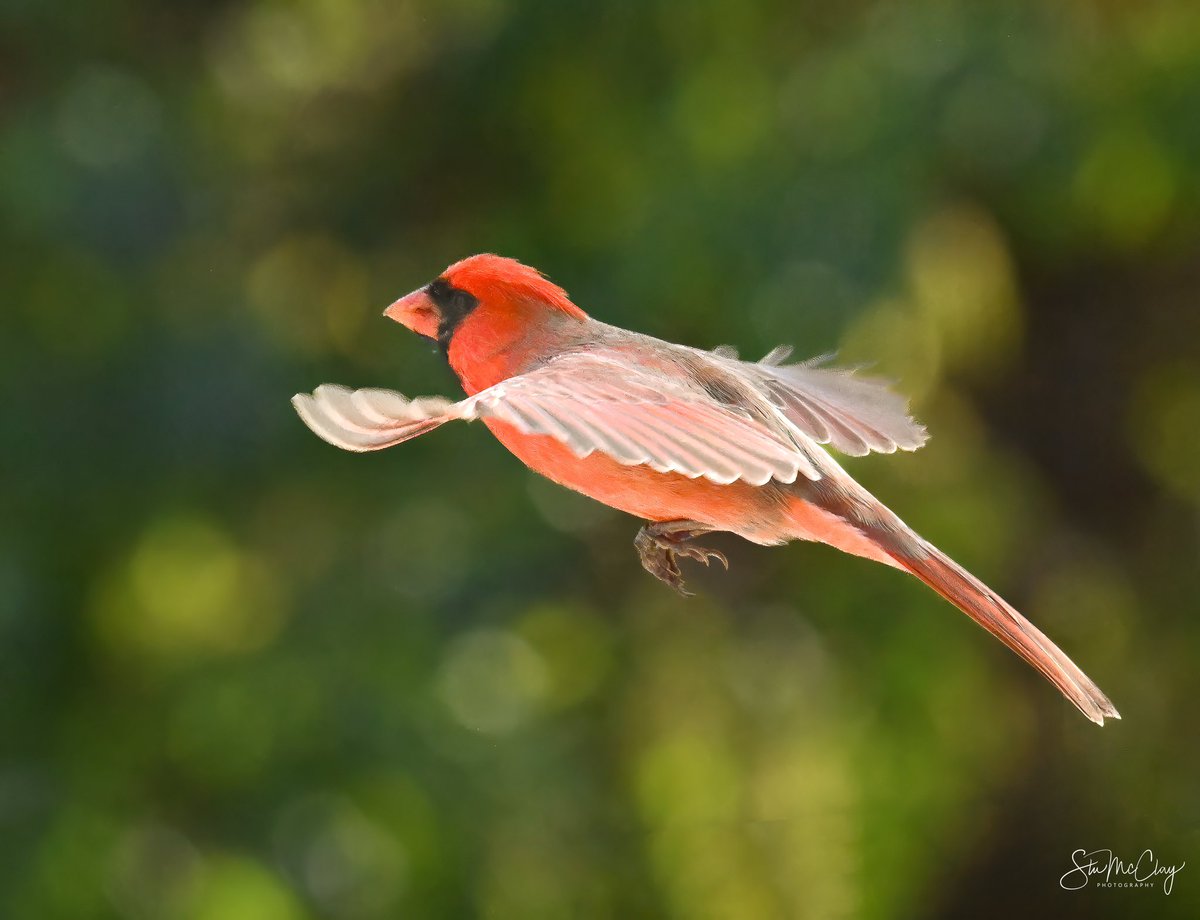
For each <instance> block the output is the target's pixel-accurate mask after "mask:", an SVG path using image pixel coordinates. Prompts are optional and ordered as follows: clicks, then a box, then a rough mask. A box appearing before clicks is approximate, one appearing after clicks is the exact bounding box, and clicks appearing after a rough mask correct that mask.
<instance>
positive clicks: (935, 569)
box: [793, 470, 1121, 725]
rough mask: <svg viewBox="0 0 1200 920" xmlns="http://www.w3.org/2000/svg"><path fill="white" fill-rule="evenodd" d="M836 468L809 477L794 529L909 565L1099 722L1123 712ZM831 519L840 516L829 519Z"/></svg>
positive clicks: (1024, 622)
mask: <svg viewBox="0 0 1200 920" xmlns="http://www.w3.org/2000/svg"><path fill="white" fill-rule="evenodd" d="M839 472H840V473H841V475H837V476H831V477H830V478H829V479H827V480H825V481H823V482H822V483H819V484H816V483H814V484H810V489H811V491H810V492H809V494H808V496H807V498H808V500H809V501H803V502H800V503H797V504H796V505H795V506H794V510H793V514H794V520H795V521H796V522H797V523H798V524H800V525H801V526H800V529H801V531H802V532H801V534H799V535H801V536H803V537H805V538H807V539H818V540H821V541H823V542H826V543H830V544H832V545H834V546H837V547H838V548H839V549H843V550H845V551H846V552H849V553H853V554H855V555H859V556H866V557H867V558H871V559H875V560H877V561H879V562H886V563H888V564H891V565H895V566H896V567H897V568H900V569H903V570H904V571H906V572H910V573H912V574H913V575H915V576H917V578H919V579H921V581H923V582H925V584H927V585H929V587H931V588H933V590H934V591H936V592H937V593H938V594H940V595H941V596H942V597H944V598H945V599H946V600H948V601H949V602H950V603H952V604H953V605H954V606H955V607H957V608H958V609H959V610H961V611H962V612H963V613H965V614H966V615H967V616H969V617H970V618H971V619H972V620H974V621H975V622H976V623H978V624H979V625H980V626H982V627H983V628H984V629H986V630H987V631H988V632H990V633H991V634H992V635H993V636H995V637H996V638H997V639H999V640H1000V641H1001V642H1003V643H1004V644H1005V645H1007V646H1008V647H1009V648H1010V649H1012V650H1013V651H1014V652H1016V653H1017V654H1018V655H1020V656H1021V657H1022V658H1024V659H1025V660H1026V661H1027V662H1029V664H1031V665H1033V667H1035V668H1037V669H1038V670H1039V671H1041V672H1042V674H1044V675H1045V676H1046V678H1047V680H1049V681H1050V683H1052V684H1054V686H1056V687H1057V688H1058V689H1059V690H1060V691H1061V692H1062V695H1063V696H1065V697H1066V698H1067V699H1068V700H1070V701H1071V702H1072V703H1074V704H1075V706H1076V707H1078V709H1079V711H1080V712H1082V713H1083V714H1084V715H1085V716H1087V717H1088V718H1089V719H1091V720H1092V721H1093V722H1095V723H1096V724H1097V725H1103V724H1104V720H1105V718H1106V717H1107V718H1110V719H1119V718H1121V714H1120V713H1119V712H1117V709H1116V707H1115V706H1113V704H1112V703H1111V702H1110V701H1109V699H1108V697H1107V696H1105V695H1104V692H1103V691H1102V690H1101V689H1100V688H1099V687H1097V686H1096V684H1095V683H1094V682H1093V681H1092V679H1091V678H1090V677H1088V676H1087V675H1086V674H1084V673H1083V671H1081V670H1080V669H1079V667H1078V666H1077V665H1076V664H1075V662H1073V661H1072V660H1071V659H1070V658H1068V657H1067V656H1066V654H1065V653H1064V652H1063V650H1062V649H1060V648H1059V647H1058V646H1057V645H1055V644H1054V643H1053V642H1051V641H1050V639H1048V638H1047V637H1046V635H1045V634H1044V633H1043V632H1042V631H1041V630H1040V629H1038V628H1037V627H1036V626H1034V625H1033V624H1032V623H1030V622H1029V621H1028V620H1027V619H1025V617H1023V616H1021V614H1019V613H1018V612H1017V611H1016V610H1014V609H1013V607H1012V606H1011V605H1009V604H1008V603H1007V602H1006V601H1005V600H1004V599H1003V598H1002V597H1000V595H998V594H997V593H996V592H995V591H993V590H992V589H991V588H989V587H988V586H987V585H985V584H984V583H983V582H981V581H980V580H979V579H978V578H976V577H975V576H974V575H972V574H971V573H970V572H968V571H967V570H966V569H964V568H963V567H962V566H961V565H959V564H958V563H957V562H955V561H954V560H953V559H951V558H950V557H949V556H947V555H946V554H945V553H943V552H942V551H941V550H940V549H938V548H937V547H936V546H934V545H933V544H931V543H929V542H928V541H926V540H924V539H922V538H921V537H920V536H918V535H917V534H916V533H915V532H913V531H912V530H911V529H910V528H909V527H908V526H907V525H906V524H905V523H904V522H903V521H901V520H900V519H899V518H898V517H896V515H895V514H893V513H892V512H891V510H889V509H888V508H887V506H885V505H884V504H883V503H882V502H880V501H879V500H878V499H876V498H875V497H874V496H873V495H871V494H870V493H869V492H867V491H866V490H865V489H863V488H862V486H859V485H858V484H857V483H855V482H854V481H853V480H851V479H850V478H849V477H848V476H845V473H844V471H840V470H839ZM843 477H844V478H843ZM814 500H815V501H814ZM809 502H812V504H810V503H809ZM814 504H815V505H816V506H817V507H820V508H823V509H824V514H823V517H824V519H825V521H826V523H825V524H824V525H823V526H821V525H819V524H818V523H817V522H816V521H815V518H814V515H813V510H812V509H813V505H814ZM834 520H838V524H836V525H834V524H833V521H834ZM847 524H849V526H847Z"/></svg>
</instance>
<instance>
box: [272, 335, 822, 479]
mask: <svg viewBox="0 0 1200 920" xmlns="http://www.w3.org/2000/svg"><path fill="white" fill-rule="evenodd" d="M292 403H293V405H294V406H295V407H296V411H297V412H299V414H300V417H301V418H302V419H303V420H304V422H305V423H306V424H307V425H308V426H309V427H310V428H311V429H312V430H313V431H314V432H316V434H317V435H319V436H320V437H322V438H323V439H325V440H326V441H328V442H329V443H331V444H334V445H335V446H337V447H342V448H344V449H346V450H353V451H368V450H380V449H382V448H384V447H390V446H392V445H393V444H399V443H400V442H402V441H406V440H408V439H409V438H412V437H416V436H417V435H419V434H423V433H425V432H426V431H430V430H431V429H433V428H436V427H437V426H439V425H441V424H443V423H445V422H447V421H450V420H452V419H464V420H471V419H489V418H490V419H496V420H498V421H502V422H506V423H507V424H510V425H513V426H515V427H516V428H517V429H518V430H520V431H522V432H524V433H526V434H539V435H547V436H549V437H552V438H554V439H556V440H558V441H559V442H561V443H563V444H565V445H566V446H567V447H568V448H570V450H571V451H572V452H573V453H574V454H575V455H576V456H578V457H581V458H582V457H586V456H589V455H590V454H592V453H594V452H596V451H600V452H602V453H603V454H605V455H607V456H609V457H612V458H613V459H614V460H616V461H617V462H618V463H622V464H625V465H627V466H633V465H644V466H648V467H650V468H652V469H654V470H657V471H659V472H662V473H679V474H681V475H683V476H687V477H690V478H693V479H695V478H699V477H704V478H706V479H709V480H711V481H712V482H716V483H722V484H726V483H731V482H734V481H737V480H743V481H745V482H749V483H752V484H755V485H762V484H764V483H767V482H770V481H771V480H773V479H774V480H778V481H780V482H794V481H795V479H796V478H797V477H798V476H803V477H805V478H808V479H813V480H816V479H820V478H821V473H820V471H819V466H818V463H819V460H818V458H817V457H816V456H815V455H816V454H818V453H820V450H819V448H817V447H816V446H815V445H813V444H812V442H811V441H808V440H807V439H806V438H804V437H803V436H801V435H799V434H798V433H794V432H789V431H788V430H787V429H786V428H784V427H779V428H778V430H775V429H773V428H772V427H771V426H770V425H769V424H766V423H764V422H761V421H758V420H757V419H755V418H752V417H751V416H750V414H749V413H748V412H746V411H745V410H743V409H740V408H737V407H734V406H727V405H723V404H721V403H718V402H716V401H714V400H713V399H712V397H711V396H710V395H709V394H708V393H706V392H705V391H704V389H703V388H702V387H701V386H699V385H697V384H694V383H692V382H690V381H689V380H687V379H685V378H676V377H672V376H671V375H670V374H665V373H659V372H655V371H652V370H649V369H646V368H643V367H639V366H637V365H635V364H633V363H631V362H629V361H628V360H627V359H624V360H623V359H621V358H619V357H611V356H603V355H599V354H595V353H589V352H575V353H572V354H568V355H563V356H561V357H559V358H555V359H553V360H551V361H549V362H547V363H546V364H545V365H543V366H542V367H540V368H537V369H536V370H533V371H530V372H529V373H526V374H521V375H518V376H516V377H510V378H508V379H507V380H504V381H502V382H500V383H498V384H496V385H495V386H493V387H489V388H488V389H486V390H482V391H480V392H479V393H477V394H475V395H474V396H471V397H469V398H467V399H464V400H462V401H461V402H458V403H450V402H448V401H446V400H443V399H436V398H426V399H414V400H409V399H407V398H405V397H404V396H402V395H401V394H399V393H394V392H392V391H390V390H378V389H364V390H350V389H347V388H346V387H339V386H333V385H329V384H326V385H323V386H320V387H317V389H316V390H315V391H314V392H313V394H312V395H311V396H309V395H306V394H299V395H297V396H296V397H294V398H293V400H292ZM781 425H782V423H781Z"/></svg>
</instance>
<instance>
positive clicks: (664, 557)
mask: <svg viewBox="0 0 1200 920" xmlns="http://www.w3.org/2000/svg"><path fill="white" fill-rule="evenodd" d="M707 532H708V528H707V527H704V526H703V525H700V524H697V523H696V522H695V521H665V522H659V523H654V524H647V525H646V526H645V527H643V528H642V529H641V530H639V531H638V535H637V537H636V539H635V540H634V541H633V545H634V547H635V548H636V549H637V551H638V555H639V556H640V557H641V560H642V567H643V568H644V569H645V570H646V571H647V572H649V573H650V574H651V575H653V576H654V577H655V578H657V579H658V580H659V581H661V582H663V583H664V584H667V585H669V586H670V587H671V588H673V589H674V590H675V591H677V592H678V593H679V594H680V595H682V596H683V597H692V596H693V595H692V592H691V591H688V590H687V589H686V588H685V587H684V583H683V575H682V574H681V573H680V571H679V557H680V556H683V557H686V558H688V559H695V560H696V561H697V562H702V563H704V564H705V565H706V566H707V565H709V559H716V560H717V561H718V562H720V563H721V565H723V566H725V569H726V571H728V570H729V560H728V559H726V558H725V554H724V553H721V552H718V551H717V550H715V549H708V548H707V547H704V546H695V545H691V544H688V543H686V542H685V541H687V540H690V539H692V538H693V537H695V536H698V535H700V534H702V533H707Z"/></svg>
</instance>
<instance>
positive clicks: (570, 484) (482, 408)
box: [292, 255, 1120, 725]
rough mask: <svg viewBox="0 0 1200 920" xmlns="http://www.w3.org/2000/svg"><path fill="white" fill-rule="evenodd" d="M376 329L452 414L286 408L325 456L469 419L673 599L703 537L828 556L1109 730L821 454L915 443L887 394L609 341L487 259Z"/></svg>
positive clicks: (691, 352) (620, 333)
mask: <svg viewBox="0 0 1200 920" xmlns="http://www.w3.org/2000/svg"><path fill="white" fill-rule="evenodd" d="M385 315H387V316H388V317H390V318H392V319H394V320H396V321H397V322H399V323H401V324H403V325H404V326H406V327H408V328H409V329H411V330H412V331H413V332H415V333H417V334H418V335H421V336H424V337H426V338H429V339H432V340H435V341H436V342H437V343H438V344H439V345H440V346H441V348H442V350H443V352H444V353H445V355H446V358H447V360H448V361H449V364H450V367H451V368H452V369H453V370H454V372H455V373H456V374H457V375H458V378H459V380H460V381H461V382H462V386H463V389H464V390H465V391H466V394H467V398H466V399H463V400H460V401H459V402H451V401H449V400H446V399H441V398H437V397H423V398H420V399H407V398H406V397H404V396H402V395H400V394H399V393H396V392H393V391H391V390H381V389H361V390H350V389H347V388H345V387H341V386H335V385H331V384H325V385H322V386H319V387H317V388H316V390H315V391H314V392H313V393H312V395H308V394H298V395H297V396H295V397H293V399H292V404H293V405H294V406H295V407H296V411H297V412H299V414H300V417H301V418H302V419H303V420H304V422H305V424H307V425H308V426H309V427H310V428H311V429H312V430H313V431H314V432H315V433H316V434H317V435H319V436H320V437H321V438H323V439H324V440H326V441H328V442H329V443H330V444H333V445H335V446H337V447H341V448H344V449H346V450H351V451H370V450H380V449H382V448H385V447H391V446H393V445H395V444H399V443H401V442H402V441H407V440H408V439H410V438H414V437H417V436H418V435H421V434H425V433H426V432H428V431H431V430H432V429H434V428H437V427H438V426H439V425H442V424H444V423H445V422H448V421H453V420H456V419H459V420H464V421H471V420H474V419H479V420H481V421H482V422H483V423H484V424H485V425H486V426H487V427H488V428H489V429H490V430H491V431H492V433H493V434H494V435H495V436H496V437H497V438H498V439H499V440H500V442H501V443H502V444H504V446H505V447H507V448H508V449H509V450H510V451H511V452H512V453H514V454H516V456H517V457H518V458H519V459H520V460H522V461H523V462H524V463H525V464H526V465H527V466H529V467H530V468H531V469H533V470H535V471H537V472H538V473H541V474H542V475H543V476H546V477H547V478H548V479H551V480H553V481H554V482H557V483H559V484H561V485H563V486H566V487H567V488H570V489H574V490H575V491H577V492H582V493H583V494H584V495H588V496H590V497H592V498H594V499H597V500H598V501H601V502H604V503H605V504H606V505H610V506H612V507H614V508H618V509H620V510H622V511H626V512H628V513H630V514H633V515H635V516H637V517H639V518H642V519H643V520H645V521H647V524H646V525H645V526H643V527H642V529H641V530H640V531H639V532H638V535H637V538H636V540H635V546H636V547H637V550H638V553H639V555H640V557H641V561H642V565H643V566H644V567H645V568H646V569H647V571H649V572H650V573H651V574H653V575H655V576H656V577H658V578H660V579H661V580H663V581H664V582H666V583H667V584H669V585H670V586H671V587H673V588H675V589H676V590H677V591H680V592H681V593H686V592H685V591H684V588H683V579H682V577H681V575H680V571H679V565H678V557H680V556H685V557H689V558H693V559H697V560H699V561H701V562H704V563H705V564H707V563H708V560H709V559H710V558H715V559H718V560H719V561H721V562H722V563H724V562H725V558H724V556H722V555H721V554H720V553H717V552H714V551H712V550H708V549H704V548H702V547H700V546H697V545H696V544H694V543H691V542H690V541H691V540H692V539H693V538H694V537H697V536H699V535H701V534H705V533H709V532H712V531H728V532H731V533H735V534H738V535H739V536H742V537H744V538H745V539H747V540H751V541H753V542H755V543H760V544H764V545H773V544H779V543H786V542H788V541H789V540H797V539H799V540H817V541H820V542H823V543H828V544H830V545H831V546H835V547H837V548H838V549H841V550H844V551H845V552H848V553H852V554H854V555H857V556H863V557H865V558H868V559H873V560H875V561H876V562H882V563H884V564H886V565H890V566H893V567H895V568H898V569H902V570H904V571H906V572H910V573H911V574H913V575H915V576H916V577H917V578H919V579H921V580H922V581H923V582H925V583H926V584H927V585H929V586H930V587H931V588H933V590H935V591H936V592H937V593H938V594H940V595H941V596H942V597H944V598H946V600H948V601H950V603H952V604H954V605H955V606H956V607H958V608H959V609H960V610H962V611H963V612H964V613H966V614H967V615H968V616H970V617H971V618H972V619H973V620H975V621H976V622H977V623H979V625H981V626H982V627H983V628H984V629H986V630H988V632H990V633H992V635H994V636H996V638H998V639H999V640H1000V641H1001V642H1003V643H1004V644H1005V645H1007V646H1008V647H1009V648H1011V649H1012V650H1013V651H1015V652H1016V653H1017V654H1018V655H1020V656H1021V657H1022V658H1024V659H1025V660H1026V661H1027V662H1029V664H1031V665H1032V666H1033V667H1035V668H1036V669H1037V670H1039V671H1040V672H1041V673H1042V674H1044V675H1045V676H1046V678H1048V679H1049V680H1050V682H1051V683H1053V684H1054V685H1055V686H1056V687H1058V689H1059V690H1060V691H1061V692H1062V693H1063V695H1064V696H1065V697H1066V698H1067V699H1069V700H1070V701H1071V702H1072V703H1074V704H1075V706H1077V707H1078V708H1079V710H1080V711H1081V712H1082V713H1083V714H1084V715H1085V716H1087V717H1088V718H1089V719H1091V720H1092V721H1093V722H1096V723H1098V724H1101V725H1103V724H1104V719H1105V718H1106V717H1108V718H1120V715H1119V713H1118V712H1117V710H1116V708H1115V707H1114V706H1113V705H1112V703H1111V702H1109V700H1108V698H1107V697H1106V696H1105V695H1104V693H1102V692H1101V690H1100V688H1099V687H1097V686H1096V685H1095V684H1094V683H1093V682H1092V680H1091V679H1090V678H1089V677H1088V676H1087V675H1086V674H1084V673H1083V672H1082V671H1081V670H1080V669H1079V668H1078V667H1076V665H1075V664H1074V663H1073V662H1072V661H1071V660H1070V659H1069V658H1068V657H1067V656H1066V655H1065V654H1064V653H1063V652H1062V650H1061V649H1059V648H1058V646H1056V645H1055V644H1054V643H1053V642H1051V641H1050V640H1049V639H1048V638H1047V637H1046V636H1045V635H1044V634H1043V633H1042V632H1041V631H1039V630H1038V629H1037V627H1035V626H1034V625H1033V624H1032V623H1030V622H1029V621H1028V620H1026V619H1025V618H1024V617H1023V616H1021V614H1019V613H1018V612H1017V611H1016V610H1014V609H1013V608H1012V607H1011V606H1009V605H1008V604H1007V603H1006V602H1005V601H1004V600H1003V599H1001V598H1000V597H999V595H997V594H996V593H995V592H994V591H992V590H991V589H990V588H988V587H987V586H986V585H984V584H983V583H982V582H981V581H979V580H978V579H976V578H975V577H974V576H973V575H971V574H970V573H969V572H967V571H966V570H965V569H963V568H962V567H961V566H959V565H958V564H957V563H955V562H954V561H953V560H952V559H950V558H949V557H948V556H946V555H945V554H944V553H942V552H941V551H940V550H938V549H937V548H936V547H934V546H933V545H932V544H930V543H928V542H926V541H925V540H923V539H922V538H921V537H920V536H918V535H917V534H916V533H914V532H913V531H912V530H911V529H910V528H909V527H908V526H907V525H906V524H904V522H903V521H901V520H900V519H899V518H898V517H896V515H895V514H893V513H892V512H891V511H890V510H889V509H888V508H887V507H886V506H885V505H884V504H883V503H882V502H880V501H879V500H878V499H876V498H875V497H874V496H873V495H871V494H870V493H869V492H867V490H866V489H864V488H863V487H862V486H860V485H859V484H858V483H857V482H855V481H854V480H853V479H851V478H850V476H849V474H847V473H846V472H845V470H843V469H842V467H841V466H840V465H839V464H838V463H837V462H836V461H835V460H834V459H833V458H832V457H831V456H830V455H829V454H828V453H827V452H826V450H825V449H824V447H823V446H822V445H829V446H830V447H832V448H833V449H835V450H837V451H839V452H841V453H844V454H849V455H852V456H861V455H864V454H867V453H871V452H880V453H892V452H893V451H896V450H916V449H917V448H919V447H920V446H921V445H922V444H924V443H925V441H926V439H927V437H928V436H927V435H926V432H925V429H924V427H923V426H921V425H919V424H918V423H917V422H915V421H914V420H913V419H912V418H911V417H910V416H909V414H908V409H907V405H906V403H905V401H904V400H903V399H902V398H901V397H899V396H897V395H896V394H894V393H892V392H891V391H890V390H889V389H888V388H887V386H886V385H885V384H884V383H882V382H880V381H878V380H873V379H871V378H868V377H861V376H858V375H857V374H855V373H854V372H853V371H850V370H845V369H841V368H835V367H825V366H822V363H823V362H822V359H816V360H813V361H806V362H802V363H796V364H787V363H784V362H785V361H786V360H787V358H788V357H789V355H790V353H791V349H789V348H777V349H775V350H774V351H772V352H771V353H770V354H768V355H767V356H766V357H765V358H763V359H762V360H761V361H758V362H748V361H741V360H739V359H738V357H737V355H736V353H735V352H734V351H733V350H732V349H729V348H726V347H722V348H718V349H716V350H714V351H702V350H700V349H695V348H689V347H687V346H683V345H674V344H672V343H670V342H664V341H661V340H659V339H655V338H652V337H651V336H648V335H642V334H640V333H637V332H630V331H628V330H625V329H620V328H618V327H616V326H610V325H608V324H606V323H602V322H600V321H598V320H595V319H592V318H591V317H590V316H588V315H587V314H586V313H584V312H583V311H582V310H580V309H579V307H577V306H575V304H574V303H572V302H571V300H570V299H569V298H568V297H567V294H566V292H565V291H563V290H562V288H560V287H558V286H557V285H555V284H553V283H551V282H550V281H549V280H547V279H546V278H545V277H544V276H543V275H542V274H541V273H539V272H538V271H536V270H535V269H532V268H530V267H528V266H526V265H522V264H521V263H519V262H516V261H514V260H513V259H506V258H502V257H500V256H494V255H477V256H471V257H470V258H467V259H463V260H462V261H461V262H456V263H455V264H454V265H451V266H450V267H449V268H448V269H446V271H444V272H443V273H442V274H441V275H440V276H439V277H438V278H436V279H435V280H434V281H432V282H431V283H429V284H428V285H426V286H424V287H422V288H419V289H418V290H416V291H413V292H412V293H411V294H409V295H407V296H406V297H402V298H401V299H400V300H398V301H396V302H395V303H394V304H392V305H391V306H390V307H388V309H387V310H386V311H385Z"/></svg>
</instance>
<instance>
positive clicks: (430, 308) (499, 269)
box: [384, 254, 587, 351]
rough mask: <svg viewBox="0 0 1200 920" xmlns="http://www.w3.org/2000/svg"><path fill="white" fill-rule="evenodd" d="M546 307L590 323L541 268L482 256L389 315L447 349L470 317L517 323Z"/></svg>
mask: <svg viewBox="0 0 1200 920" xmlns="http://www.w3.org/2000/svg"><path fill="white" fill-rule="evenodd" d="M543 309H545V310H549V311H558V312H560V313H564V314H567V315H569V316H573V317H575V318H576V319H581V320H583V319H587V314H586V313H584V312H583V311H582V310H580V309H579V307H577V306H575V304H573V303H571V300H570V298H568V297H567V292H566V291H564V290H563V289H562V288H560V287H559V286H558V285H557V284H554V283H553V282H552V281H550V280H549V279H547V278H546V277H545V276H544V275H543V274H542V273H541V272H539V271H538V270H537V269H536V268H530V267H529V266H528V265H522V264H521V263H520V262H518V261H517V260H516V259H506V258H504V257H503V256H494V255H490V254H483V255H477V256H468V257H467V258H465V259H463V260H462V261H460V262H455V263H454V264H453V265H451V266H450V267H449V268H447V269H446V270H445V271H444V272H442V273H441V274H440V275H439V276H438V277H437V278H435V279H434V280H433V281H431V282H429V284H427V285H425V286H424V287H420V288H417V290H415V291H413V292H412V293H411V294H408V295H406V296H404V297H401V298H400V299H399V300H397V301H396V302H395V303H394V304H392V305H391V306H390V307H388V308H387V309H386V310H385V311H384V316H387V317H389V318H390V319H394V320H395V321H396V322H398V323H400V324H401V325H403V326H406V327H407V328H409V329H411V330H412V331H413V332H415V333H416V334H417V335H421V336H424V337H425V338H428V339H433V340H435V341H436V342H437V343H438V344H439V345H441V347H442V349H443V350H444V351H448V350H449V347H450V340H451V339H452V338H453V337H454V334H455V333H456V332H457V331H458V329H459V327H460V326H461V325H462V324H463V322H464V320H466V319H467V317H477V318H483V317H486V318H487V319H488V320H489V325H490V324H496V323H502V322H505V321H510V322H515V321H517V320H518V319H519V318H528V315H529V313H530V312H531V311H533V312H534V313H535V314H536V313H537V312H538V311H541V310H543Z"/></svg>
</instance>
